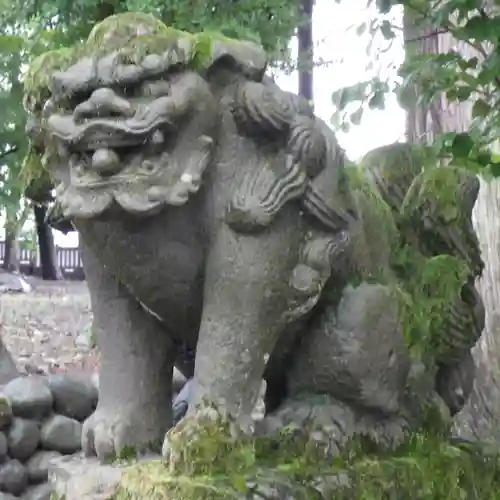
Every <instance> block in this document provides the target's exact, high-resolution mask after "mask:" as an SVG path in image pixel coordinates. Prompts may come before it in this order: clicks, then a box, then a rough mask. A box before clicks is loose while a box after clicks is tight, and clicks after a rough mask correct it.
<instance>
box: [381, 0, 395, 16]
mask: <svg viewBox="0 0 500 500" xmlns="http://www.w3.org/2000/svg"><path fill="white" fill-rule="evenodd" d="M392 6H393V1H392V0H377V8H378V10H379V11H380V13H381V14H388V13H389V12H390V11H391V9H392Z"/></svg>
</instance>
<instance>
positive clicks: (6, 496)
mask: <svg viewBox="0 0 500 500" xmlns="http://www.w3.org/2000/svg"><path fill="white" fill-rule="evenodd" d="M18 499H19V497H16V496H14V495H12V494H11V493H4V492H3V491H0V500H18Z"/></svg>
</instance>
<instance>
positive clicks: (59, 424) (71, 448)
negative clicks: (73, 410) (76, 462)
mask: <svg viewBox="0 0 500 500" xmlns="http://www.w3.org/2000/svg"><path fill="white" fill-rule="evenodd" d="M81 439H82V424H81V423H80V422H78V421H77V420H74V419H72V418H69V417H65V416H64V415H52V416H51V417H49V418H48V419H47V420H46V421H45V422H44V423H43V424H42V428H41V443H42V447H43V448H44V449H46V450H52V451H58V452H60V453H63V454H71V453H76V452H77V451H79V450H80V449H81Z"/></svg>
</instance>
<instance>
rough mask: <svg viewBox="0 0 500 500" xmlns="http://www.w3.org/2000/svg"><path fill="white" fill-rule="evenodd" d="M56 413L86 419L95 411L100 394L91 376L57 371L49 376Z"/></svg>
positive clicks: (48, 380)
mask: <svg viewBox="0 0 500 500" xmlns="http://www.w3.org/2000/svg"><path fill="white" fill-rule="evenodd" d="M47 383H48V385H49V387H50V390H51V391H52V396H53V398H54V410H55V412H56V413H59V414H61V415H64V416H66V417H70V418H74V419H76V420H80V421H82V420H85V419H86V418H87V417H89V416H90V415H91V414H92V412H93V411H94V409H95V407H96V404H97V398H98V396H99V394H98V392H97V388H96V387H95V385H94V384H93V383H92V381H91V379H90V378H89V377H84V376H83V375H82V376H78V375H70V374H67V373H57V374H55V375H51V376H49V377H47Z"/></svg>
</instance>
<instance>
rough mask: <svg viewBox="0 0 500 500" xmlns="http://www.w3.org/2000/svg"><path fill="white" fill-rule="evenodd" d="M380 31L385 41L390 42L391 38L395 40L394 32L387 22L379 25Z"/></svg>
mask: <svg viewBox="0 0 500 500" xmlns="http://www.w3.org/2000/svg"><path fill="white" fill-rule="evenodd" d="M380 31H381V33H382V36H383V37H384V38H385V39H386V40H392V39H393V38H396V35H395V33H394V30H393V29H392V24H391V23H390V22H389V21H385V20H384V21H382V24H381V25H380Z"/></svg>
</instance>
